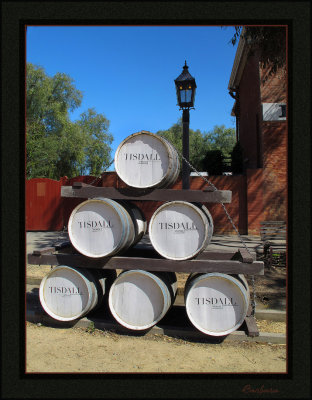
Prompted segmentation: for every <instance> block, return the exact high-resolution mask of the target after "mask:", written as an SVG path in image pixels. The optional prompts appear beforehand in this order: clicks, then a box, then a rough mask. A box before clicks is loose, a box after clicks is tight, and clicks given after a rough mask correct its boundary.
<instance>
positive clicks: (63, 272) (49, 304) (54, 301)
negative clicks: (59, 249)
mask: <svg viewBox="0 0 312 400" xmlns="http://www.w3.org/2000/svg"><path fill="white" fill-rule="evenodd" d="M114 274H115V276H116V273H114ZM112 279H113V274H112V272H111V271H109V272H107V271H100V272H99V271H96V272H95V271H94V272H92V271H91V270H87V269H84V268H73V267H69V266H65V265H60V266H57V267H55V268H54V269H52V270H51V271H50V272H49V273H48V274H47V275H46V276H45V277H44V278H43V279H42V281H41V283H40V288H39V298H40V303H41V305H42V307H43V309H44V310H45V311H46V313H47V314H49V315H50V316H51V317H52V318H54V319H56V320H59V321H72V320H75V319H77V318H80V317H83V316H84V315H86V314H87V313H89V312H90V311H92V310H93V309H95V308H96V307H97V306H99V305H100V304H101V302H102V300H103V298H104V294H105V292H106V291H108V290H109V287H108V285H109V283H110V284H111V283H112Z"/></svg>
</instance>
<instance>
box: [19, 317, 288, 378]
mask: <svg viewBox="0 0 312 400" xmlns="http://www.w3.org/2000/svg"><path fill="white" fill-rule="evenodd" d="M26 348H27V354H26V372H27V373H35V372H41V373H42V372H43V373H44V372H46V373H53V372H61V373H68V372H71V373H80V372H94V373H124V372H129V373H133V372H137V373H142V372H143V373H165V372H176V373H181V372H182V373H183V372H184V373H205V372H206V373H209V372H228V373H231V372H235V373H237V372H263V373H266V372H280V373H283V372H286V346H285V345H273V344H267V343H266V344H260V343H247V342H243V343H238V342H234V343H221V344H210V343H199V342H194V341H189V340H188V341H184V340H182V339H176V338H172V337H168V336H166V335H156V334H148V335H145V336H142V337H136V336H127V335H119V334H116V333H113V332H107V331H99V330H94V329H83V328H66V329H62V328H57V329H56V328H49V327H46V326H44V325H36V324H32V323H30V322H27V346H26Z"/></svg>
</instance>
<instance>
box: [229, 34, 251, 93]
mask: <svg viewBox="0 0 312 400" xmlns="http://www.w3.org/2000/svg"><path fill="white" fill-rule="evenodd" d="M244 33H245V27H243V29H242V32H241V35H240V38H239V42H238V46H237V50H236V53H235V58H234V63H233V67H232V71H231V76H230V80H229V84H228V90H229V91H232V90H235V89H236V88H237V87H238V86H239V82H240V78H241V76H242V72H243V70H244V67H245V64H246V60H247V45H246V41H245V39H243V37H242V36H243V34H244Z"/></svg>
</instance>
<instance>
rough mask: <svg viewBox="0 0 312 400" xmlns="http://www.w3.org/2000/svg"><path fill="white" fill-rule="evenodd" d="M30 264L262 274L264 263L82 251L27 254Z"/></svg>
mask: <svg viewBox="0 0 312 400" xmlns="http://www.w3.org/2000/svg"><path fill="white" fill-rule="evenodd" d="M28 263H29V264H35V265H68V266H72V267H81V268H82V267H85V268H101V269H125V270H129V269H142V270H145V271H172V272H186V273H191V272H207V273H208V272H222V273H225V274H246V275H263V274H264V263H263V262H262V261H254V262H253V263H242V262H240V261H233V260H187V261H172V260H167V259H162V258H141V257H122V256H116V257H111V258H102V259H89V258H87V257H85V256H83V255H81V254H65V253H58V254H47V255H44V254H43V255H41V256H34V255H33V254H28Z"/></svg>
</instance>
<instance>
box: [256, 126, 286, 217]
mask: <svg viewBox="0 0 312 400" xmlns="http://www.w3.org/2000/svg"><path fill="white" fill-rule="evenodd" d="M262 135H263V147H264V158H263V167H264V168H263V200H264V204H265V208H264V219H265V220H284V221H286V215H287V122H286V121H278V122H263V124H262Z"/></svg>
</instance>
